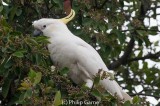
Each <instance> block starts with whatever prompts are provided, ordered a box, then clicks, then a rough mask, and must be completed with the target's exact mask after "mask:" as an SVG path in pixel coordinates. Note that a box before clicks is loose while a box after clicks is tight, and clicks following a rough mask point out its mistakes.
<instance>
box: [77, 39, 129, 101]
mask: <svg viewBox="0 0 160 106" xmlns="http://www.w3.org/2000/svg"><path fill="white" fill-rule="evenodd" d="M75 39H76V40H75V41H76V44H77V49H76V54H75V55H76V57H77V64H78V68H79V70H81V71H83V73H86V75H87V76H89V77H91V78H93V77H94V75H95V74H96V73H98V70H99V69H103V70H105V71H108V68H107V67H106V65H105V63H104V62H103V60H102V59H101V57H100V55H99V54H98V52H97V51H96V50H95V49H94V48H93V47H92V46H90V45H89V44H87V43H86V42H84V41H83V40H81V39H79V38H75ZM100 84H101V85H102V86H103V87H104V88H105V89H106V90H107V91H108V92H110V93H111V94H112V95H115V94H116V95H117V97H118V98H119V99H120V100H122V99H124V100H131V97H130V96H129V95H128V94H127V93H125V92H123V91H122V88H121V87H120V86H119V85H118V83H117V82H116V81H115V80H109V79H104V80H101V81H100Z"/></svg>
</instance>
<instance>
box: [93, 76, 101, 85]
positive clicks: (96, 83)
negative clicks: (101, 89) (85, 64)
mask: <svg viewBox="0 0 160 106" xmlns="http://www.w3.org/2000/svg"><path fill="white" fill-rule="evenodd" d="M100 80H101V78H100V76H96V77H95V78H94V84H95V85H98V84H99V81H100Z"/></svg>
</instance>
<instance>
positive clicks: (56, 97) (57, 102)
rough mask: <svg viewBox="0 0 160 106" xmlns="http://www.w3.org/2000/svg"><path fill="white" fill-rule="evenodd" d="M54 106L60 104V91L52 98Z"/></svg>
mask: <svg viewBox="0 0 160 106" xmlns="http://www.w3.org/2000/svg"><path fill="white" fill-rule="evenodd" d="M53 104H54V106H59V105H61V104H62V100H61V92H60V91H57V92H56V95H55V97H54V103H53Z"/></svg>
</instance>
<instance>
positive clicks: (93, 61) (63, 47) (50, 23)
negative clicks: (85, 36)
mask: <svg viewBox="0 0 160 106" xmlns="http://www.w3.org/2000/svg"><path fill="white" fill-rule="evenodd" d="M74 16H75V12H74V10H71V13H70V14H69V15H68V16H66V17H65V18H62V19H52V18H42V19H40V20H36V21H34V22H33V26H34V28H35V29H36V30H35V32H34V35H38V34H40V32H42V33H43V35H44V36H47V37H49V41H50V44H48V50H49V52H50V57H51V59H52V61H53V62H54V63H55V64H56V66H59V67H60V68H63V67H68V68H69V70H70V71H69V74H68V76H69V77H70V78H71V79H72V80H73V81H74V82H75V83H76V84H82V83H86V86H88V87H89V88H91V87H92V85H93V79H94V77H95V75H96V73H98V71H99V70H100V69H101V70H104V71H105V72H106V73H109V74H111V72H110V71H109V70H108V68H107V67H106V65H105V63H104V62H103V60H102V58H101V57H100V55H99V54H98V52H97V51H96V50H95V49H94V48H93V47H92V46H91V45H89V44H88V43H86V42H85V41H84V40H82V39H81V38H79V37H77V36H75V35H74V34H72V32H70V30H69V29H68V28H67V26H66V24H67V23H68V22H69V21H70V20H72V19H73V17H74ZM100 84H101V86H102V87H104V88H105V89H106V90H107V91H108V92H109V93H110V94H111V95H113V96H115V95H116V96H117V98H118V99H119V100H124V101H127V100H129V101H131V97H130V96H129V95H128V94H127V93H125V92H124V91H122V88H121V87H120V86H119V85H118V83H117V82H116V81H115V80H110V79H109V78H106V79H103V80H100Z"/></svg>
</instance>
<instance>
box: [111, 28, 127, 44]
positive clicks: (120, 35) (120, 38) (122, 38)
mask: <svg viewBox="0 0 160 106" xmlns="http://www.w3.org/2000/svg"><path fill="white" fill-rule="evenodd" d="M112 31H113V33H115V34H116V35H117V37H118V39H119V41H120V43H121V44H123V43H124V42H125V38H126V36H125V34H124V33H122V32H121V31H119V30H112Z"/></svg>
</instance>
